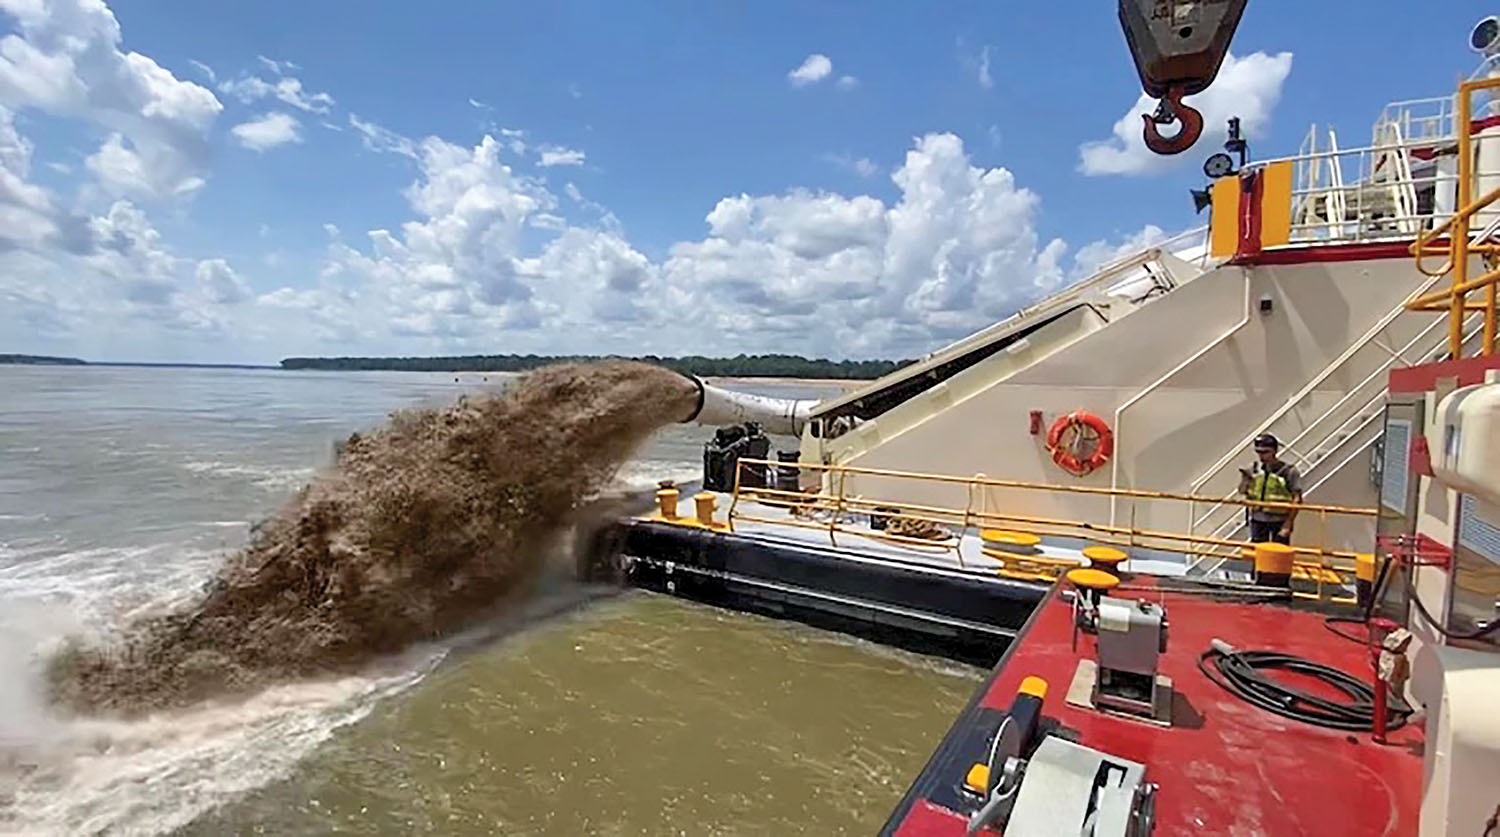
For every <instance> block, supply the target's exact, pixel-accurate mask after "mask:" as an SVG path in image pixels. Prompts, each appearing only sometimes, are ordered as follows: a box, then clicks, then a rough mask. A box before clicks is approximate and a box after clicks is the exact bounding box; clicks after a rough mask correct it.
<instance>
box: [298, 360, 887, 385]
mask: <svg viewBox="0 0 1500 837" xmlns="http://www.w3.org/2000/svg"><path fill="white" fill-rule="evenodd" d="M609 360H628V361H636V362H639V363H649V364H652V365H655V366H661V367H664V368H666V369H670V370H672V371H674V372H679V373H682V374H684V375H696V376H699V377H704V378H739V379H751V378H762V379H768V380H770V379H774V380H790V379H799V380H806V381H827V380H832V381H850V380H865V381H868V380H874V379H876V378H880V377H883V376H885V375H888V374H890V373H891V372H894V371H896V370H897V369H900V368H902V367H903V366H906V365H907V364H909V363H912V361H910V360H899V361H897V360H829V359H827V358H806V357H801V356H798V355H785V354H766V355H737V356H735V357H704V356H702V355H687V356H683V357H659V356H657V355H639V356H635V357H627V356H619V355H532V354H527V355H517V354H510V355H457V356H454V355H450V356H440V357H289V358H285V359H283V360H282V361H281V368H283V369H313V370H332V371H355V370H358V371H375V370H382V371H384V370H390V371H403V372H471V373H472V372H481V373H482V372H500V373H504V372H528V371H530V370H532V369H538V368H541V367H543V366H550V365H552V364H555V363H587V362H596V361H609Z"/></svg>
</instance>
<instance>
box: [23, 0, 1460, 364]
mask: <svg viewBox="0 0 1500 837" xmlns="http://www.w3.org/2000/svg"><path fill="white" fill-rule="evenodd" d="M1005 5H1006V4H998V3H994V2H992V0H991V2H983V3H980V2H953V3H942V4H931V3H856V2H813V3H759V4H745V3H716V4H714V3H711V4H703V3H688V2H664V3H655V4H645V3H616V2H594V3H582V2H557V3H547V4H520V3H439V4H400V5H398V4H378V5H376V6H371V5H370V4H356V3H334V2H329V3H315V4H309V3H297V4H292V3H279V2H265V3H258V4H253V5H252V4H221V3H197V4H185V3H174V4H161V3H147V2H134V1H127V0H117V2H113V3H110V4H109V5H107V6H106V5H105V4H104V3H103V2H99V1H98V0H92V1H91V0H0V24H3V26H4V28H5V35H4V40H3V41H0V109H3V119H0V260H3V261H4V264H3V265H0V351H25V352H45V353H58V354H74V355H82V356H85V357H89V358H95V359H136V360H156V361H170V360H215V361H250V362H274V361H275V360H276V359H278V358H280V357H283V356H286V355H290V354H433V353H470V352H512V351H519V352H526V351H534V352H559V353H560V352H622V353H644V352H656V353H705V354H734V353H738V352H741V351H751V352H755V351H788V352H800V353H808V354H816V355H827V356H834V357H845V356H852V357H890V356H907V355H910V354H913V353H919V352H923V351H928V350H931V349H933V348H935V347H937V346H939V345H941V344H942V343H944V342H946V341H948V340H951V339H953V338H955V337H958V336H961V335H963V334H965V333H967V332H969V331H971V330H973V329H975V328H979V327H982V326H983V325H985V324H987V323H988V322H991V321H993V320H994V319H997V318H999V317H1003V316H1005V315H1006V314H1008V313H1009V312H1010V311H1012V310H1014V309H1015V308H1016V307H1017V306H1018V305H1021V304H1025V303H1026V302H1028V301H1031V300H1032V299H1034V298H1036V297H1037V296H1039V295H1041V294H1044V293H1046V292H1047V291H1048V290H1050V289H1052V288H1055V287H1057V286H1058V285H1059V284H1062V283H1065V282H1067V281H1069V280H1071V279H1075V278H1078V277H1079V276H1081V275H1083V274H1085V273H1086V272H1087V271H1088V270H1089V268H1090V267H1091V266H1092V265H1095V264H1098V263H1099V262H1100V261H1102V260H1104V259H1107V258H1108V257H1110V256H1112V255H1114V254H1116V253H1119V252H1123V251H1126V250H1129V249H1131V248H1133V247H1139V246H1140V245H1141V244H1142V243H1145V242H1146V241H1147V240H1149V239H1151V238H1153V237H1156V236H1159V235H1161V234H1162V233H1163V232H1166V233H1171V232H1176V231H1179V230H1183V229H1186V228H1189V227H1191V226H1193V225H1195V224H1197V223H1199V222H1200V221H1201V218H1195V216H1194V215H1193V213H1192V209H1191V204H1190V202H1189V200H1188V198H1187V191H1186V190H1187V189H1188V187H1190V186H1196V185H1200V181H1201V180H1202V176H1201V174H1199V173H1198V171H1199V165H1200V164H1201V161H1202V159H1203V157H1204V156H1205V155H1206V154H1208V153H1211V152H1212V151H1214V150H1217V149H1216V148H1215V146H1216V145H1217V143H1218V142H1219V141H1221V139H1222V137H1221V135H1220V136H1215V135H1214V134H1213V133H1210V135H1209V136H1207V137H1206V138H1205V141H1203V142H1202V143H1200V144H1199V146H1198V147H1196V148H1194V149H1193V150H1192V151H1190V152H1188V153H1187V154H1184V155H1182V156H1181V157H1180V158H1174V159H1172V160H1161V159H1159V158H1153V157H1152V156H1151V155H1149V154H1147V153H1146V152H1145V151H1144V149H1142V148H1140V147H1139V141H1138V139H1137V138H1136V134H1137V124H1138V123H1137V117H1135V116H1134V115H1133V114H1134V113H1135V112H1136V110H1137V109H1138V108H1141V107H1144V106H1146V103H1144V102H1142V101H1140V99H1141V97H1140V91H1139V88H1138V83H1137V80H1136V77H1135V73H1134V70H1133V67H1132V65H1131V63H1130V58H1129V56H1128V54H1127V52H1126V49H1125V45H1124V39H1123V37H1122V36H1121V34H1120V31H1119V27H1118V23H1117V21H1116V18H1115V14H1114V11H1113V4H1110V3H1090V4H1064V3H1043V4H1024V5H1023V4H1012V5H1013V6H1014V7H1015V8H1014V9H1011V8H1006V7H1005ZM1431 5H1432V7H1431V8H1428V9H1425V10H1424V11H1423V20H1422V25H1421V27H1420V32H1413V31H1410V30H1412V29H1413V28H1414V27H1410V26H1397V25H1392V24H1391V23H1390V21H1399V20H1409V19H1410V12H1409V8H1410V6H1409V4H1397V3H1394V2H1391V3H1380V2H1370V3H1361V4H1358V5H1357V7H1355V6H1348V5H1344V6H1340V5H1339V4H1332V3H1293V2H1276V0H1252V2H1251V3H1250V7H1249V10H1248V11H1247V13H1246V15H1245V18H1244V21H1243V23H1242V24H1241V27H1240V31H1239V33H1238V34H1237V36H1236V39H1235V43H1234V46H1233V49H1232V58H1231V60H1230V61H1229V62H1227V63H1226V65H1225V68H1224V70H1223V72H1222V73H1221V76H1220V80H1219V83H1218V84H1216V86H1215V88H1214V89H1212V90H1211V91H1209V92H1208V93H1205V94H1203V96H1201V97H1199V99H1200V101H1199V106H1200V107H1201V108H1202V109H1203V110H1204V111H1205V113H1207V114H1208V116H1209V118H1210V120H1211V121H1210V128H1211V131H1220V132H1221V129H1220V124H1221V122H1222V119H1223V118H1224V117H1225V116H1227V115H1235V114H1237V115H1240V116H1241V117H1243V118H1244V119H1245V122H1246V127H1247V128H1248V129H1249V131H1250V132H1251V138H1252V151H1253V152H1258V153H1259V154H1261V155H1264V156H1276V155H1282V154H1287V153H1291V152H1293V151H1295V150H1296V146H1297V144H1298V142H1299V141H1300V139H1301V137H1302V136H1303V135H1304V134H1305V132H1306V131H1307V128H1308V125H1309V124H1310V123H1311V122H1314V121H1317V122H1319V123H1330V122H1331V123H1333V124H1334V125H1336V126H1337V127H1338V129H1339V136H1340V140H1341V142H1342V143H1343V144H1344V145H1346V146H1349V145H1356V144H1363V143H1365V142H1367V141H1368V135H1369V126H1370V124H1371V123H1372V122H1373V120H1374V118H1375V116H1376V115H1377V113H1378V112H1379V109H1380V108H1381V106H1382V105H1384V104H1385V103H1386V102H1387V101H1389V100H1392V99H1404V98H1413V97H1421V96H1434V95H1442V94H1445V93H1447V92H1450V91H1451V90H1452V88H1453V85H1454V82H1455V81H1456V79H1457V78H1458V77H1459V75H1460V74H1462V73H1466V72H1467V71H1468V70H1469V69H1470V68H1471V67H1472V66H1473V65H1474V64H1475V58H1476V57H1475V56H1473V55H1472V54H1469V53H1468V52H1466V50H1465V38H1466V35H1467V32H1468V28H1469V27H1470V26H1471V25H1472V24H1473V22H1474V21H1475V20H1476V19H1477V18H1478V17H1479V16H1480V13H1481V11H1483V10H1482V9H1481V8H1480V6H1479V4H1470V3H1444V4H1431ZM1095 6H1097V8H1094V7H1095ZM1379 56H1390V60H1380V59H1378V58H1377V57H1379Z"/></svg>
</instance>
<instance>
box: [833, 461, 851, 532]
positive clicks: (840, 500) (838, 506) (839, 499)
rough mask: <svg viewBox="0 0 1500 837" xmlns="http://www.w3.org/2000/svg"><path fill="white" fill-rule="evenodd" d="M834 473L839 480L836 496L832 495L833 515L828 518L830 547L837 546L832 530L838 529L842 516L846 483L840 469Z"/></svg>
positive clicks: (843, 473) (845, 477)
mask: <svg viewBox="0 0 1500 837" xmlns="http://www.w3.org/2000/svg"><path fill="white" fill-rule="evenodd" d="M836 473H837V474H838V479H839V491H838V494H836V495H834V500H833V514H831V515H829V516H828V543H829V545H831V546H838V545H839V542H838V539H837V538H835V537H834V536H833V533H834V530H835V529H837V528H838V525H839V518H840V517H842V516H843V514H844V483H845V482H846V481H847V477H848V474H846V473H845V472H844V471H843V469H842V468H840V469H839V470H838V471H837V472H836Z"/></svg>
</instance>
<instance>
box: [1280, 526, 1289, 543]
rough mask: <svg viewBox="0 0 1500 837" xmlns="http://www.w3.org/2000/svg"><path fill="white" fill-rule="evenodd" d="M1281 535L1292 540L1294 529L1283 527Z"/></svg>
mask: <svg viewBox="0 0 1500 837" xmlns="http://www.w3.org/2000/svg"><path fill="white" fill-rule="evenodd" d="M1280 534H1281V536H1282V537H1283V538H1287V539H1288V540H1290V539H1291V537H1292V527H1291V526H1290V525H1287V526H1282V527H1281V532H1280Z"/></svg>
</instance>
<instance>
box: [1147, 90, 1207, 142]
mask: <svg viewBox="0 0 1500 837" xmlns="http://www.w3.org/2000/svg"><path fill="white" fill-rule="evenodd" d="M1185 95H1187V92H1186V90H1185V89H1184V88H1182V87H1176V86H1174V87H1169V88H1167V95H1166V96H1163V97H1162V100H1161V103H1160V104H1158V105H1157V106H1156V112H1155V113H1151V114H1145V113H1143V114H1141V120H1142V121H1143V122H1144V123H1145V125H1144V127H1143V129H1142V132H1141V133H1142V136H1143V138H1144V139H1145V141H1146V147H1147V148H1149V149H1151V150H1152V151H1155V152H1156V153H1157V154H1180V153H1182V152H1184V151H1186V150H1188V149H1189V148H1192V147H1193V143H1195V142H1197V141H1198V137H1199V135H1201V134H1202V133H1203V114H1201V113H1199V112H1198V111H1197V110H1196V109H1195V108H1193V106H1192V105H1185V104H1183V103H1182V97H1183V96H1185ZM1172 122H1177V123H1178V124H1179V125H1181V127H1180V128H1178V130H1177V133H1176V134H1175V135H1173V136H1170V137H1164V136H1162V135H1161V133H1160V132H1159V131H1158V130H1157V126H1158V125H1166V124H1169V123H1172Z"/></svg>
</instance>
